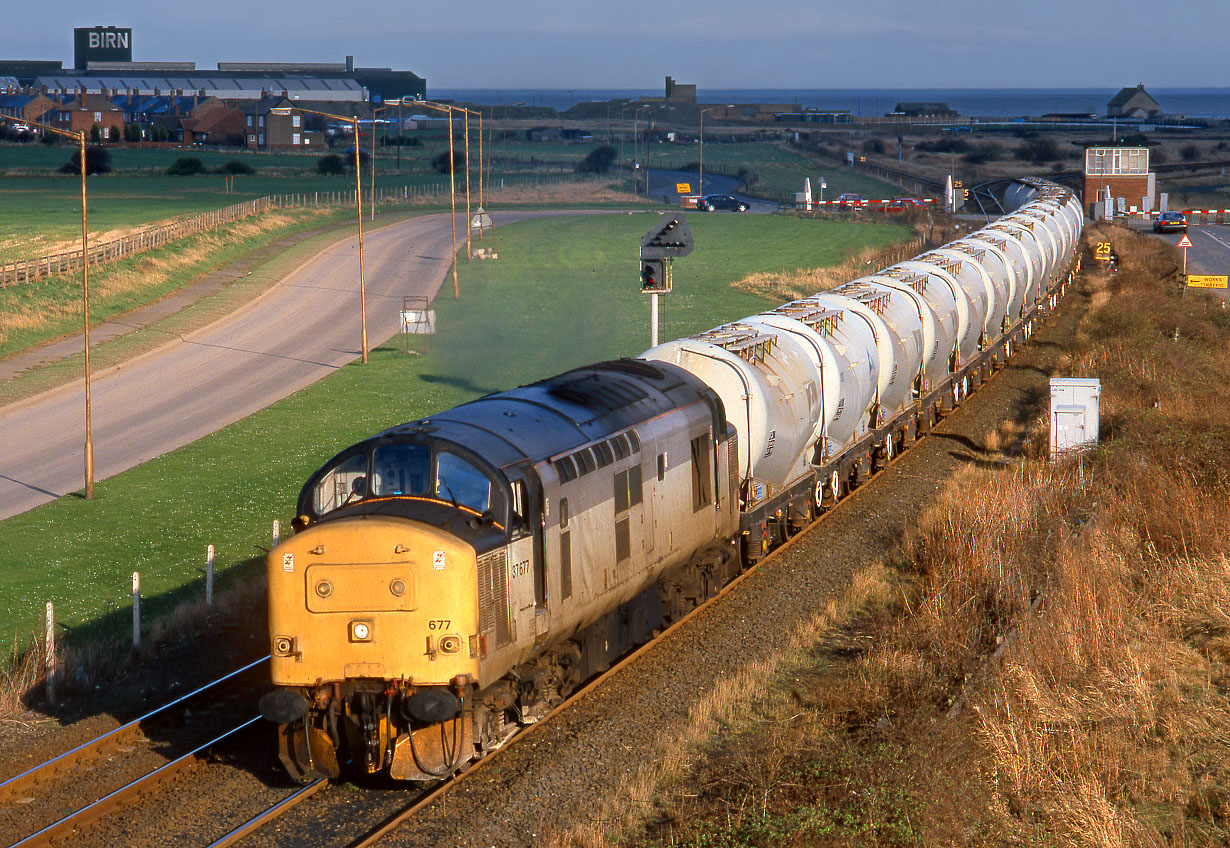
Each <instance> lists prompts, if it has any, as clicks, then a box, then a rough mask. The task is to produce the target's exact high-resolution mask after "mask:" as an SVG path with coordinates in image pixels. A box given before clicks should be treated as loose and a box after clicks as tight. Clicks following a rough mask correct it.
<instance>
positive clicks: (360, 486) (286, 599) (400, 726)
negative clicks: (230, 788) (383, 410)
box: [261, 440, 504, 780]
mask: <svg viewBox="0 0 1230 848" xmlns="http://www.w3.org/2000/svg"><path fill="white" fill-rule="evenodd" d="M373 441H374V443H365V444H362V445H359V446H356V448H354V449H351V451H349V452H348V453H349V454H350V455H346V454H343V455H341V456H340V457H338V458H336V459H335V460H334V461H333V462H331V463H330V464H329V465H327V466H325V468H324V469H322V470H321V471H320V472H318V473H317V474H316V475H315V476H314V477H313V479H312V480H310V481H309V483H308V485H307V486H306V487H305V488H304V492H303V495H302V496H301V498H300V504H299V517H298V518H297V519H296V522H295V526H296V530H297V531H298V532H296V533H295V534H294V535H293V536H291V537H290V538H288V539H287V540H286V541H284V542H282V543H281V544H280V545H278V546H277V547H276V548H274V550H272V551H271V552H270V553H269V556H268V559H267V570H268V582H269V630H270V644H271V653H272V660H271V662H272V682H273V684H274V685H275V687H276V688H275V689H274V690H273V691H272V692H270V693H268V694H266V695H265V696H264V697H263V698H262V699H261V712H262V714H263V715H264V716H265V718H267V719H269V720H271V721H274V722H276V723H277V724H278V725H279V728H278V737H279V756H280V758H281V760H282V762H283V764H284V765H285V766H286V768H287V770H288V771H289V772H290V773H291V774H292V775H293V776H294V777H296V778H298V779H301V780H309V779H313V778H315V777H336V776H338V775H339V774H340V773H341V772H342V771H343V770H351V771H357V772H360V773H363V772H367V773H375V772H385V773H387V774H389V775H390V776H392V777H394V778H397V779H404V780H430V779H436V778H439V777H443V776H447V775H448V774H450V773H452V772H453V771H454V770H455V769H456V768H457V767H458V766H460V765H461V764H463V763H464V762H465V761H467V760H469V759H472V758H473V757H474V756H475V754H476V752H477V751H479V750H481V748H482V747H483V745H482V742H483V738H481V737H486V736H488V735H489V734H488V725H489V721H488V720H487V716H486V713H487V711H488V708H489V706H490V705H489V704H488V705H480V704H477V703H475V701H476V698H475V695H476V693H477V692H478V690H479V686H480V668H479V666H480V660H481V657H482V656H483V655H485V653H486V651H485V646H484V645H483V644H482V641H481V637H480V634H479V621H478V596H477V595H478V576H477V574H478V571H477V557H476V546H478V547H480V548H481V547H491V546H499V545H501V544H502V543H503V542H504V534H503V527H502V521H500V520H498V519H500V518H502V517H503V516H502V515H497V513H499V512H501V511H502V509H503V500H502V498H501V497H500V492H499V490H498V486H497V485H496V484H497V482H498V480H497V478H496V477H495V475H494V474H493V473H492V471H493V470H492V469H483V468H482V467H481V466H480V465H479V463H478V462H477V461H476V459H475V458H473V457H466V456H463V455H461V453H460V452H458V451H457V450H453V451H448V450H444V449H442V448H440V447H439V446H436V445H429V444H405V443H396V442H393V441H390V440H385V442H384V443H381V442H380V441H379V440H373ZM488 700H489V699H488ZM475 727H478V728H479V730H478V735H479V737H480V739H479V740H478V741H479V745H478V746H476V744H475V743H476V740H475V734H476V731H475Z"/></svg>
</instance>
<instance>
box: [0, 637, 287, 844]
mask: <svg viewBox="0 0 1230 848" xmlns="http://www.w3.org/2000/svg"><path fill="white" fill-rule="evenodd" d="M268 661H269V657H268V656H265V657H263V658H261V659H259V660H256V661H254V662H251V663H248V664H247V665H245V666H243V667H242V668H239V669H236V670H235V671H232V672H230V673H229V674H226V675H223V676H222V677H220V678H217V679H216V680H213V681H211V682H210V683H208V684H206V685H204V686H201V687H199V688H197V689H194V690H193V691H191V692H188V693H187V694H185V695H182V696H180V697H179V698H176V699H175V700H173V701H171V702H169V703H167V704H164V705H162V706H160V707H158V708H157V709H154V710H151V711H150V712H147V713H145V714H144V715H142V716H140V717H138V718H136V719H133V720H132V721H130V722H128V723H126V724H123V725H121V726H119V727H117V728H115V729H114V730H111V731H109V732H108V733H105V734H103V735H101V736H98V737H96V738H94V739H91V740H90V741H88V742H85V743H83V744H81V745H78V746H77V747H75V748H72V749H71V750H68V751H65V752H63V753H62V754H59V755H58V756H55V757H52V758H51V759H50V760H47V761H46V762H43V763H41V764H39V765H38V766H35V767H33V768H30V769H27V770H26V771H24V772H22V773H20V774H17V775H15V776H13V777H11V778H9V779H7V780H5V781H4V782H3V783H0V803H4V802H14V801H20V799H23V798H29V797H35V798H40V796H41V798H46V797H47V796H48V795H49V794H51V793H53V792H54V793H55V794H56V795H57V801H56V803H55V804H54V805H50V804H40V805H39V808H52V807H54V809H64V808H65V807H66V805H67V806H71V807H73V808H75V809H72V811H71V812H69V813H68V814H67V815H64V816H62V817H60V818H58V819H56V820H54V821H51V822H46V821H45V820H44V821H41V822H40V823H39V825H40V826H39V827H38V829H37V830H35V831H33V832H30V833H28V834H27V835H25V836H22V837H20V838H18V839H17V840H16V841H15V842H12V846H13V848H18V847H19V846H20V848H31V847H32V846H39V845H50V844H52V842H53V840H58V839H62V838H64V837H66V836H68V835H71V834H74V833H76V832H77V831H78V830H79V829H81V828H83V827H85V826H87V825H89V824H90V823H92V822H95V821H98V820H99V819H101V818H104V817H107V816H109V815H112V814H114V813H115V812H116V811H118V810H120V809H122V808H123V807H124V806H125V804H128V803H131V802H132V800H133V799H134V798H136V797H138V796H140V795H142V794H143V793H146V792H149V791H151V790H152V789H154V788H156V787H158V786H161V785H165V784H166V783H168V782H169V781H171V780H174V779H175V778H176V777H177V776H178V775H180V774H182V773H183V772H184V771H186V770H188V769H190V768H192V767H193V766H194V765H196V764H198V763H199V762H201V761H202V759H203V758H204V756H205V754H206V753H207V752H208V751H209V750H211V749H212V748H214V747H215V746H217V745H219V744H221V743H223V742H225V741H229V740H233V739H235V738H236V737H238V736H240V735H242V734H243V733H245V732H247V731H249V730H250V729H251V728H253V727H254V726H255V725H256V723H257V722H259V721H260V720H261V719H260V717H259V715H258V714H257V712H256V709H255V706H254V705H251V706H248V707H246V708H245V707H243V706H238V707H236V708H232V707H230V706H229V705H227V704H226V703H225V702H226V701H229V700H233V699H234V698H235V697H236V693H237V692H238V691H241V690H242V688H243V687H244V685H245V684H244V681H245V680H246V679H248V678H249V677H251V676H254V675H255V673H256V672H257V671H258V670H259V669H261V668H262V667H264V666H265V665H266V664H267V663H268ZM219 705H221V706H219ZM234 710H238V711H240V713H241V715H243V717H242V718H241V719H239V720H237V721H233V720H228V719H229V717H228V716H227V715H226V713H227V712H228V711H234ZM211 713H214V714H217V717H216V718H215V719H214V720H209V721H200V722H197V723H195V724H193V726H192V727H191V728H190V730H191V732H190V733H185V731H183V730H182V729H179V730H177V729H176V728H175V727H174V726H175V725H176V724H179V723H181V722H182V721H183V717H184V716H202V715H209V714H211ZM184 735H189V736H191V737H193V738H192V741H190V742H181V741H179V740H180V739H182V737H183V736H184ZM164 737H165V738H164ZM155 744H162V745H164V746H165V747H166V748H174V749H176V753H173V754H171V755H170V759H169V761H165V762H163V763H162V764H161V765H158V766H156V767H153V768H151V767H149V765H150V764H149V763H148V762H146V763H137V762H133V761H136V760H146V759H147V758H146V757H145V756H144V754H145V753H146V748H147V747H149V746H153V745H155ZM130 755H131V756H130ZM149 759H152V758H149ZM134 770H135V771H136V774H135V775H134V774H133V771H134ZM102 772H109V774H102ZM100 787H108V788H100ZM41 798H40V800H41ZM83 799H85V800H83ZM9 838H12V837H9Z"/></svg>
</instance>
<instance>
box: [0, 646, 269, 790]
mask: <svg viewBox="0 0 1230 848" xmlns="http://www.w3.org/2000/svg"><path fill="white" fill-rule="evenodd" d="M268 660H269V655H268V654H266V655H265V656H264V657H263V658H261V659H259V660H255V661H254V662H251V663H248V664H247V665H245V666H244V667H243V668H239V669H236V670H235V671H232V672H230V673H229V674H226V675H223V676H222V677H219V678H218V679H217V680H214V681H212V682H210V683H206V684H205V685H204V686H201V687H199V688H197V689H194V690H193V691H191V692H188V693H187V694H185V695H181V696H180V697H178V698H176V699H175V700H174V701H171V702H170V703H167V704H163V705H162V706H161V707H158V708H157V709H154V710H151V711H149V712H148V713H146V714H145V715H143V716H141V717H140V718H135V719H133V720H132V721H130V722H128V723H127V724H122V725H120V726H119V727H117V728H115V729H114V730H111V731H108V732H107V733H104V734H103V735H102V736H97V737H95V738H94V739H91V740H90V741H88V742H83V743H82V744H80V745H78V746H77V747H76V748H73V749H71V750H68V751H65V752H64V753H62V754H59V755H57V756H55V757H52V758H51V759H50V760H47V761H46V762H44V763H42V764H40V765H37V766H34V767H33V768H30V769H27V770H26V771H23V772H22V773H21V774H18V775H14V776H13V777H10V778H9V779H8V780H6V781H4V782H3V783H0V797H3V796H4V795H6V794H7V795H12V794H13V793H15V792H17V791H18V790H21V789H26V788H28V786H29V785H31V784H34V783H37V782H38V781H39V779H40V778H45V777H47V776H49V775H51V774H54V773H56V772H57V771H60V770H63V769H66V768H70V767H72V766H76V765H78V764H79V763H80V762H81V761H82V760H84V759H88V758H90V755H93V756H97V755H98V754H99V753H101V750H102V748H103V747H104V745H107V744H117V743H118V742H119V741H120V740H122V739H126V738H128V737H129V736H131V735H134V734H135V733H136V732H137V730H138V729H139V727H140V725H141V723H142V722H145V721H148V720H149V719H151V718H153V717H154V716H157V715H159V714H161V713H164V712H166V711H167V710H170V709H171V708H173V707H176V706H178V705H179V704H182V703H183V702H184V701H187V700H188V699H190V698H195V697H196V696H198V695H200V694H201V693H202V692H206V691H208V690H210V689H212V688H213V687H215V686H217V685H219V684H221V683H225V682H226V681H228V680H230V679H232V678H234V677H237V676H239V675H241V674H243V673H245V672H248V671H251V670H252V669H254V668H256V667H257V666H258V665H260V664H261V663H263V662H268Z"/></svg>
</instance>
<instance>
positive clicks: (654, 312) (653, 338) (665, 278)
mask: <svg viewBox="0 0 1230 848" xmlns="http://www.w3.org/2000/svg"><path fill="white" fill-rule="evenodd" d="M694 246H695V245H694V244H693V242H692V230H691V228H690V227H689V226H688V222H687V221H686V220H684V219H683V218H680V217H678V216H677V215H663V216H662V218H661V219H660V220H659V221H658V223H657V224H655V225H654V226H653V227H652V228H651V229H650V230H649V232H647V233H645V236H644V238H642V239H641V293H642V294H648V295H649V339H650V341H649V346H650V347H657V346H658V295H660V294H666V293H667V292H669V291H670V290H671V261H672V260H673V259H674V258H675V257H676V256H687V255H688V254H689V253H691V252H692V248H693V247H694Z"/></svg>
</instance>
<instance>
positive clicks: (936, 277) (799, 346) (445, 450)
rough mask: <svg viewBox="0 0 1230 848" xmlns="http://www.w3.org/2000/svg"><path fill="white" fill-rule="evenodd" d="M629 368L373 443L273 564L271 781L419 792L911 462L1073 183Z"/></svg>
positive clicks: (1013, 344) (1002, 327) (418, 425)
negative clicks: (896, 461) (910, 451)
mask: <svg viewBox="0 0 1230 848" xmlns="http://www.w3.org/2000/svg"><path fill="white" fill-rule="evenodd" d="M1024 190H1027V191H1028V192H1030V193H1031V194H1032V198H1033V199H1032V200H1030V201H1029V202H1027V203H1026V204H1025V205H1024V206H1023V207H1021V209H1019V210H1018V211H1017V212H1015V213H1013V214H1012V215H1008V216H1005V217H1004V218H1001V219H999V220H998V221H996V222H995V223H993V224H990V225H988V226H987V227H984V228H983V229H982V230H979V231H977V232H975V233H973V234H971V235H969V236H966V237H964V238H962V239H959V240H957V241H955V242H952V243H950V244H948V245H945V246H944V247H942V248H939V249H937V250H933V251H930V252H928V253H926V254H924V255H922V256H919V257H916V258H915V259H913V260H909V261H906V262H902V263H899V264H898V265H896V266H893V267H891V268H888V269H885V270H883V271H881V272H878V273H876V274H872V275H869V276H867V277H864V278H860V279H858V280H855V281H853V282H851V283H847V284H845V285H843V286H841V287H839V288H838V289H835V290H834V291H832V292H827V293H823V294H818V295H813V296H812V297H809V298H804V299H802V300H799V301H794V302H792V303H788V304H785V305H783V306H781V307H778V308H777V309H775V310H772V311H770V312H766V313H762V314H760V315H755V316H750V317H748V318H746V319H743V320H742V321H739V322H735V323H733V324H728V325H724V326H722V327H718V328H716V329H714V330H710V331H708V332H706V333H702V334H699V335H697V336H694V337H692V338H688V339H680V340H676V341H672V342H668V343H666V344H664V345H660V346H658V347H655V348H653V349H652V350H649V351H647V352H646V353H644V354H642V355H641V357H639V358H637V359H634V360H619V361H615V362H606V363H598V364H595V365H592V366H587V367H584V368H579V369H575V370H573V371H569V372H566V373H564V374H560V375H557V376H556V377H552V378H548V379H546V380H542V381H540V382H538V383H534V384H532V385H529V386H522V387H520V388H518V389H513V390H510V391H506V392H499V393H495V394H492V395H488V396H486V397H484V398H480V399H479V400H476V401H473V402H471V403H468V404H464V405H462V406H460V407H457V408H455V409H452V410H448V411H445V412H442V413H440V414H439V415H436V416H433V417H431V418H428V419H423V420H420V421H416V422H411V423H409V424H405V425H401V426H399V427H395V428H392V429H391V430H388V431H385V432H383V433H380V434H377V435H376V436H373V437H372V438H370V439H367V440H365V441H363V442H360V443H358V444H357V445H354V446H351V447H350V448H347V449H346V450H344V451H342V452H341V453H339V454H338V455H337V456H336V457H334V458H333V459H332V460H330V461H329V462H328V463H326V464H325V466H323V467H322V468H321V469H320V470H319V471H317V472H316V473H315V474H314V475H313V476H312V477H311V478H309V480H308V481H307V483H306V484H305V486H304V488H303V491H302V493H301V495H300V499H299V506H298V516H299V517H298V518H297V519H296V520H295V528H296V531H297V532H296V533H295V534H294V535H293V536H292V537H290V538H289V539H286V540H284V541H283V542H282V543H281V544H280V545H279V546H278V547H277V548H275V549H274V550H273V551H272V552H270V554H269V557H268V562H267V568H268V573H269V604H270V634H271V641H272V650H271V654H272V661H271V670H272V677H273V683H274V685H275V688H274V689H273V690H272V691H271V692H269V693H268V694H266V696H265V697H264V698H262V700H261V712H262V714H263V715H264V716H265V718H267V719H269V720H270V721H273V722H275V723H276V724H277V725H278V740H279V754H280V758H281V760H282V762H283V764H284V765H285V767H286V769H287V771H288V772H289V773H290V774H291V775H292V776H293V777H294V778H296V779H298V780H301V781H309V780H313V779H319V778H322V777H323V778H331V777H337V776H339V775H340V774H341V773H342V770H343V768H345V767H349V768H353V769H354V770H356V771H358V772H360V773H362V772H366V773H384V774H387V775H389V776H391V777H393V778H394V779H401V780H412V781H434V780H438V779H441V778H444V777H448V776H450V775H452V774H455V773H456V772H458V771H459V770H462V769H463V768H465V767H466V766H467V764H469V763H470V762H472V761H475V760H478V759H481V758H482V757H484V756H486V755H487V754H488V753H490V752H492V751H494V750H496V749H498V748H499V747H501V746H502V745H503V744H504V743H505V742H507V741H508V739H510V738H511V737H512V736H513V735H514V734H515V733H516V732H517V731H518V730H519V729H521V728H524V727H526V726H529V725H532V724H534V723H536V722H538V721H540V720H541V719H542V718H543V717H544V716H545V715H546V714H547V713H548V712H550V710H551V709H552V708H553V707H554V706H556V705H557V704H559V703H560V702H562V701H563V700H564V699H565V698H567V697H568V696H569V695H570V694H571V693H573V692H575V691H576V690H577V689H578V688H579V687H580V686H581V684H582V682H583V681H585V680H587V679H590V678H591V677H593V676H594V675H596V674H598V673H599V672H602V671H604V670H606V669H607V668H608V667H609V666H610V664H611V662H612V661H613V660H614V659H615V658H616V657H618V656H620V655H622V654H624V653H626V652H627V651H628V649H630V648H631V647H633V646H635V645H638V644H642V643H644V642H646V641H649V640H650V639H651V638H653V636H654V635H655V634H656V633H658V632H660V631H661V630H662V629H664V628H665V627H666V626H669V625H670V624H672V623H674V622H677V621H678V620H680V619H681V618H682V617H683V616H684V615H686V614H687V613H688V612H689V611H690V610H692V609H694V608H696V607H697V606H699V605H701V604H703V603H704V602H705V601H706V600H708V599H709V598H712V597H713V596H715V595H716V594H717V592H718V591H719V589H720V588H721V587H722V586H724V585H726V584H727V583H729V582H730V581H731V580H733V579H734V578H735V577H737V576H738V575H739V574H740V573H741V572H743V571H744V570H745V569H747V568H749V567H751V566H754V565H755V564H756V563H758V562H759V561H760V560H761V559H762V558H763V557H764V556H765V554H766V553H767V552H768V551H769V550H771V549H773V548H775V547H777V546H778V545H780V544H781V543H783V542H784V541H786V540H787V539H788V538H789V537H791V536H793V535H795V534H796V533H798V532H800V531H801V530H803V529H804V528H805V527H806V526H807V525H808V524H810V523H811V522H812V521H813V520H814V519H815V518H816V517H817V516H818V515H820V514H821V513H823V512H825V511H826V510H828V509H829V508H831V507H832V506H833V505H835V504H836V503H838V502H839V501H841V500H842V499H843V498H844V497H846V496H847V495H848V494H849V493H851V492H852V491H853V490H854V489H856V488H858V487H859V486H860V485H862V484H863V483H864V482H865V481H866V480H867V479H869V478H870V477H871V476H872V475H874V474H875V473H876V472H877V471H879V470H880V469H882V468H883V467H885V466H886V465H887V464H888V463H889V462H890V461H891V460H892V459H893V457H894V456H895V455H897V454H898V453H900V452H901V451H903V450H905V449H907V448H908V447H910V446H911V445H912V444H913V443H914V442H915V441H917V440H918V439H919V438H920V437H921V436H923V435H925V434H926V433H928V432H930V430H931V429H932V428H933V427H934V426H935V424H936V423H937V422H938V421H939V420H941V419H942V418H943V417H944V416H945V415H947V414H948V413H950V412H951V411H952V410H953V409H954V408H956V407H957V406H959V405H960V404H961V403H962V402H963V401H964V400H965V399H966V397H967V396H968V395H969V394H971V393H972V392H974V391H975V390H976V389H977V388H978V387H979V386H981V385H982V384H983V383H984V382H985V381H986V380H987V379H989V378H990V377H991V376H992V375H993V374H994V373H995V372H996V371H997V370H999V369H1000V368H1001V367H1003V365H1004V364H1005V363H1006V362H1007V361H1008V360H1009V358H1010V357H1011V355H1012V354H1013V353H1014V351H1015V350H1016V349H1017V348H1018V347H1019V346H1020V345H1022V344H1023V343H1025V342H1027V341H1028V340H1029V338H1030V337H1031V335H1032V333H1033V328H1034V326H1035V324H1036V322H1038V321H1039V320H1040V319H1041V318H1043V317H1045V316H1046V315H1047V314H1048V313H1049V312H1050V311H1051V310H1052V309H1053V308H1054V307H1055V305H1056V302H1057V300H1058V298H1059V297H1060V296H1061V295H1062V294H1063V293H1064V291H1065V289H1066V286H1067V284H1068V283H1069V282H1070V281H1071V280H1072V279H1073V277H1074V274H1075V272H1076V270H1077V269H1078V268H1079V255H1078V249H1079V240H1080V232H1081V228H1082V225H1083V213H1082V210H1081V207H1080V203H1079V201H1077V200H1076V199H1075V197H1074V196H1073V195H1072V193H1071V192H1070V191H1069V190H1067V189H1065V188H1063V187H1061V186H1056V185H1054V184H1052V183H1047V182H1045V181H1026V182H1025V186H1024Z"/></svg>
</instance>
